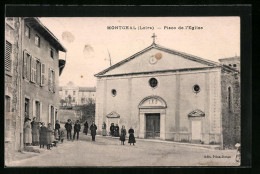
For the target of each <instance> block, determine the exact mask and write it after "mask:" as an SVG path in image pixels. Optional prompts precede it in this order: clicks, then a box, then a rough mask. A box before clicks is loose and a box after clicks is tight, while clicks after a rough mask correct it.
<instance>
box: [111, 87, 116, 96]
mask: <svg viewBox="0 0 260 174" xmlns="http://www.w3.org/2000/svg"><path fill="white" fill-rule="evenodd" d="M111 93H112V96H113V97H115V96H116V93H117V92H116V90H115V89H112V91H111Z"/></svg>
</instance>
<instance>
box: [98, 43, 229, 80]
mask: <svg viewBox="0 0 260 174" xmlns="http://www.w3.org/2000/svg"><path fill="white" fill-rule="evenodd" d="M153 48H156V49H158V50H161V51H165V52H167V53H170V54H174V55H178V56H181V57H183V58H185V59H188V60H192V61H195V62H198V63H202V64H205V65H208V66H209V67H222V68H224V69H225V70H227V71H234V70H233V69H230V68H228V67H226V66H223V65H222V64H220V63H218V62H214V61H211V60H207V59H203V58H200V57H197V56H194V55H191V54H187V53H184V52H180V51H177V50H173V49H169V48H166V47H163V46H161V45H158V44H155V43H153V44H152V45H150V46H149V47H147V48H145V49H143V50H141V51H139V52H137V53H135V54H134V55H132V56H130V57H128V58H126V59H124V60H122V61H120V62H118V63H116V64H114V65H112V66H110V67H109V68H107V69H105V70H103V71H101V72H99V73H97V74H95V77H99V76H103V75H105V73H107V72H108V71H110V70H113V69H115V68H117V67H119V66H121V65H123V64H125V63H127V62H128V61H130V60H132V59H134V58H136V57H137V56H139V55H141V54H143V53H145V52H147V51H149V50H151V49H153Z"/></svg>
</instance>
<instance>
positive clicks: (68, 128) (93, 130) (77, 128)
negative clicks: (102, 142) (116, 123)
mask: <svg viewBox="0 0 260 174" xmlns="http://www.w3.org/2000/svg"><path fill="white" fill-rule="evenodd" d="M65 128H66V131H67V140H68V141H70V140H71V130H72V122H71V119H68V120H67V123H66V124H65ZM80 129H81V126H80V123H79V120H77V121H76V123H75V124H74V134H73V140H75V136H76V135H77V140H78V139H79V132H80ZM89 129H90V131H91V136H92V141H95V136H96V134H97V126H96V125H95V122H92V124H91V126H90V128H89ZM83 133H85V134H86V135H87V134H88V122H87V121H86V122H85V123H84V129H83Z"/></svg>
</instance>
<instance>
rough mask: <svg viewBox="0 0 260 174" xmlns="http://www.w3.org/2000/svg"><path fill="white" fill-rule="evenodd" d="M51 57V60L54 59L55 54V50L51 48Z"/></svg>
mask: <svg viewBox="0 0 260 174" xmlns="http://www.w3.org/2000/svg"><path fill="white" fill-rule="evenodd" d="M50 56H51V58H53V57H54V52H53V49H52V48H51V50H50Z"/></svg>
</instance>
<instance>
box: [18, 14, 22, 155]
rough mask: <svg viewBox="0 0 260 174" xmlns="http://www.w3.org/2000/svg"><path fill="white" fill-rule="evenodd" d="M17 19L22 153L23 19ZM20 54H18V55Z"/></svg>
mask: <svg viewBox="0 0 260 174" xmlns="http://www.w3.org/2000/svg"><path fill="white" fill-rule="evenodd" d="M18 19H19V24H20V26H19V31H20V33H19V35H20V37H19V39H20V41H19V42H18V43H20V45H19V52H18V72H19V75H20V79H19V80H20V81H19V82H20V83H19V90H18V91H19V94H20V95H19V97H20V100H19V110H20V146H19V147H20V149H19V150H20V151H22V150H23V117H22V115H23V114H22V78H23V77H22V76H23V75H22V74H23V72H22V70H23V61H22V60H23V48H22V47H23V44H22V41H23V40H22V37H23V35H22V34H23V18H18ZM19 53H20V54H19Z"/></svg>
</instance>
